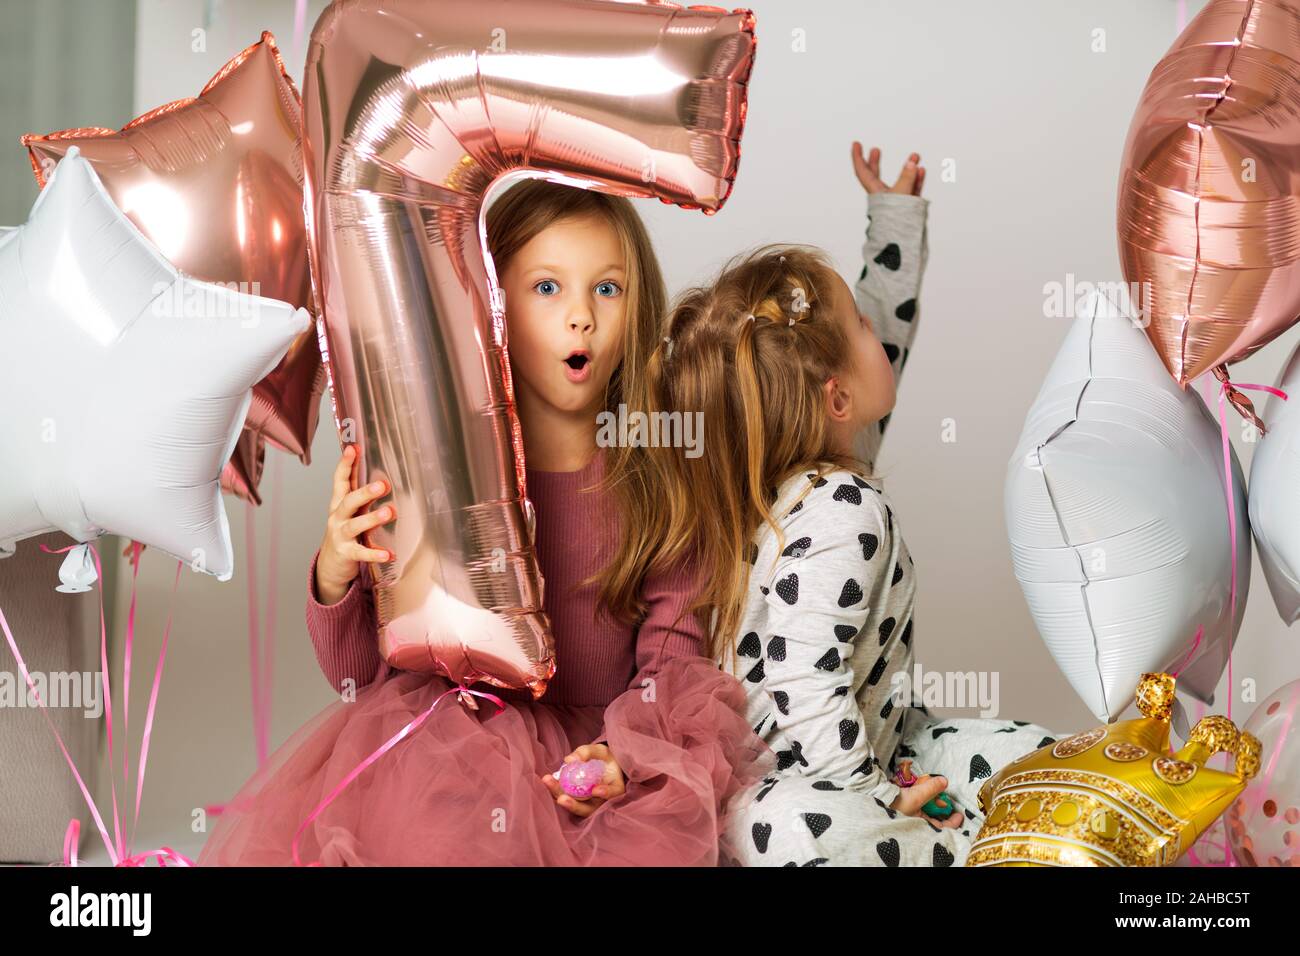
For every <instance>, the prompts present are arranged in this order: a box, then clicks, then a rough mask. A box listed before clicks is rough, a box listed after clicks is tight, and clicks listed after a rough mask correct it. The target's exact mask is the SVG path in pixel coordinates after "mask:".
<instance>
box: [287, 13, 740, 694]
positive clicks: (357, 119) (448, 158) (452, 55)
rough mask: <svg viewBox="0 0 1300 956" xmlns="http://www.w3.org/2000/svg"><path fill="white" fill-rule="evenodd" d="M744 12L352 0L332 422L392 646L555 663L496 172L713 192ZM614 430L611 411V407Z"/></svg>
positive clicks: (324, 166) (314, 225) (448, 666)
mask: <svg viewBox="0 0 1300 956" xmlns="http://www.w3.org/2000/svg"><path fill="white" fill-rule="evenodd" d="M754 42H755V41H754V18H753V14H752V13H750V12H749V11H747V10H738V11H734V12H731V13H728V12H726V11H724V10H721V9H719V8H716V7H694V8H689V9H683V8H681V7H677V6H675V5H670V4H659V3H654V4H648V3H625V2H601V0H534V2H529V3H519V2H509V0H440V2H429V0H336V2H335V3H334V4H332V5H331V6H330V7H329V8H328V9H327V10H326V11H325V13H324V14H323V15H322V16H321V19H320V20H319V21H318V22H317V24H316V27H315V30H314V31H313V33H312V41H311V47H310V49H309V51H308V54H307V65H306V74H305V83H304V99H305V106H304V125H305V136H304V148H305V150H306V152H307V155H306V157H305V159H306V163H305V165H306V189H305V192H306V197H305V200H306V212H307V217H308V231H309V237H310V240H309V241H310V251H311V260H312V275H313V282H314V284H315V286H316V294H317V297H318V304H319V306H320V307H321V309H322V310H323V315H324V320H325V321H324V331H323V333H322V337H323V341H322V343H321V346H322V351H323V352H324V354H325V357H326V364H327V368H328V370H329V374H330V392H331V396H332V398H333V402H334V416H335V423H336V425H337V426H338V427H339V429H340V434H341V437H342V438H343V440H345V441H355V442H356V443H357V444H358V446H359V451H360V456H359V459H358V473H357V475H356V476H355V480H356V482H357V484H358V485H359V484H362V483H365V482H368V481H370V480H372V479H375V478H384V479H387V480H388V481H390V482H391V483H392V488H393V500H394V504H395V506H396V509H397V519H396V520H395V521H394V522H393V523H392V524H390V525H388V526H386V527H384V528H381V529H377V531H376V532H375V533H372V534H371V536H370V538H371V541H370V543H371V544H372V545H373V546H375V547H383V548H388V549H389V550H391V551H392V552H393V553H394V554H395V555H396V556H397V557H396V560H395V561H393V562H391V563H390V564H387V565H382V566H378V567H377V569H376V570H377V574H376V576H375V577H376V580H375V595H376V607H377V610H378V617H379V628H380V632H379V641H380V650H381V651H382V652H383V654H384V656H385V657H386V658H387V659H388V660H389V661H390V662H391V663H392V664H394V665H395V666H398V667H401V668H404V669H408V670H425V671H436V672H439V673H443V674H446V675H447V676H449V677H450V678H452V679H453V680H457V681H463V682H465V683H470V682H473V681H479V680H482V681H487V682H488V683H491V684H495V685H497V686H502V687H518V686H526V687H528V688H530V689H531V690H532V693H533V694H534V696H540V695H541V694H542V692H543V691H544V690H545V687H546V682H547V680H548V679H549V678H550V676H551V675H552V674H553V673H554V655H553V644H552V640H551V635H550V628H549V625H548V623H547V621H546V618H545V616H544V614H543V613H542V610H541V579H540V576H539V573H538V568H537V562H536V557H535V555H534V552H533V547H532V511H531V506H530V505H529V503H528V501H527V498H526V488H525V487H524V462H523V446H522V442H521V440H520V435H519V424H518V420H517V418H516V416H515V410H514V398H513V393H512V390H511V385H510V375H509V366H508V363H507V354H506V341H505V321H504V314H503V312H502V310H501V308H500V303H501V298H500V295H499V289H498V286H497V281H496V276H495V273H494V270H493V268H492V265H491V262H490V257H489V256H488V254H487V253H486V251H485V235H484V229H483V225H482V216H481V214H482V211H483V207H484V200H485V198H486V196H487V194H488V192H489V190H490V189H491V188H492V187H494V186H496V185H497V184H499V183H500V182H501V181H502V178H503V177H506V176H507V175H508V174H513V175H511V179H513V178H515V176H517V175H538V176H543V177H545V178H548V179H553V180H558V181H562V182H567V183H569V184H571V185H575V186H581V187H584V188H590V189H599V190H603V191H606V192H611V193H616V194H619V195H624V196H640V197H649V196H657V197H659V198H660V199H661V200H663V201H664V202H668V203H676V204H678V205H681V206H683V207H685V208H690V209H701V208H702V209H703V210H704V211H705V212H712V211H715V210H717V209H718V208H720V207H721V206H722V204H723V202H724V201H725V200H726V197H727V194H728V193H729V192H730V189H731V184H732V181H733V179H734V177H735V174H736V165H737V161H738V158H739V143H740V135H741V130H742V128H743V125H744V117H745V103H746V83H747V81H748V77H749V72H750V69H751V67H752V64H753V55H754ZM593 427H594V426H593Z"/></svg>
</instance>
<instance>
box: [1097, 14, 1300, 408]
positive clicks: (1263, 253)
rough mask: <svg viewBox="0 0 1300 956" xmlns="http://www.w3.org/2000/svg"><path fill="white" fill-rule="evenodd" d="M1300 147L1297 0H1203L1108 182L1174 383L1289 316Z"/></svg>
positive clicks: (1262, 337)
mask: <svg viewBox="0 0 1300 956" xmlns="http://www.w3.org/2000/svg"><path fill="white" fill-rule="evenodd" d="M1298 143H1300V3H1297V2H1296V0H1211V2H1210V3H1209V4H1208V5H1207V6H1206V7H1205V8H1204V9H1203V10H1202V11H1201V12H1200V14H1199V15H1197V16H1196V18H1195V19H1193V20H1192V22H1191V23H1190V24H1188V26H1187V28H1186V29H1185V30H1184V31H1183V33H1182V35H1181V36H1180V37H1179V38H1178V39H1177V40H1176V41H1175V42H1174V45H1173V46H1172V47H1171V48H1170V49H1169V52H1168V53H1166V54H1165V56H1164V58H1163V59H1162V60H1161V61H1160V62H1159V63H1158V64H1156V67H1155V69H1154V70H1153V71H1152V73H1151V76H1150V79H1148V80H1147V85H1146V89H1145V90H1144V91H1143V93H1142V98H1141V100H1140V101H1139V103H1138V106H1137V111H1136V113H1135V114H1134V117H1133V122H1132V125H1131V126H1130V128H1129V134H1128V141H1127V143H1126V145H1125V147H1124V159H1123V164H1122V167H1121V174H1120V186H1119V215H1118V224H1119V248H1120V258H1121V260H1122V263H1123V268H1124V275H1125V277H1126V278H1127V280H1128V281H1129V282H1130V283H1132V284H1135V289H1136V290H1137V291H1138V292H1139V294H1140V297H1141V306H1142V308H1143V310H1144V318H1145V319H1146V320H1147V321H1148V323H1149V324H1148V325H1147V327H1146V331H1147V335H1148V337H1149V338H1150V339H1151V342H1152V344H1153V345H1154V346H1155V348H1156V351H1157V352H1159V354H1160V357H1161V359H1162V360H1163V361H1164V363H1165V366H1166V367H1167V368H1168V369H1169V372H1170V374H1171V375H1173V377H1174V379H1175V380H1176V381H1177V382H1178V383H1179V384H1180V385H1185V384H1186V383H1187V382H1189V381H1191V380H1192V379H1194V378H1196V377H1197V376H1198V375H1200V374H1201V373H1203V372H1206V371H1209V370H1214V371H1215V374H1216V376H1218V377H1219V378H1220V379H1221V380H1225V381H1226V379H1227V372H1226V369H1225V368H1224V367H1223V366H1224V365H1225V364H1226V363H1229V362H1235V361H1238V360H1239V359H1242V358H1245V357H1246V356H1247V355H1249V354H1250V353H1252V352H1254V351H1255V350H1256V349H1258V348H1260V347H1262V346H1263V345H1265V344H1267V343H1268V342H1270V341H1271V340H1272V339H1274V338H1275V337H1276V336H1278V335H1279V334H1280V333H1281V332H1283V331H1284V330H1286V329H1287V328H1288V327H1290V326H1291V324H1292V323H1294V322H1295V321H1296V318H1297V316H1300V151H1297V144H1298ZM1229 394H1230V397H1231V398H1232V401H1233V404H1234V405H1236V406H1237V407H1238V409H1239V410H1240V411H1242V413H1243V414H1246V415H1248V416H1249V417H1252V418H1253V417H1254V416H1253V410H1252V408H1251V403H1250V401H1249V400H1248V399H1247V398H1246V397H1245V396H1244V395H1243V394H1241V393H1240V392H1236V391H1235V390H1233V391H1231V392H1230V393H1229ZM1256 421H1258V420H1257V419H1256Z"/></svg>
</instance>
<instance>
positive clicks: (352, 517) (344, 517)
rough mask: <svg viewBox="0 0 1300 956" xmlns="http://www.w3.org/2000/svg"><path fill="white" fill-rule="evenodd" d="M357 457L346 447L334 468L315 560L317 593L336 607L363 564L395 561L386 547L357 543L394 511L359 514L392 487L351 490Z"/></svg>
mask: <svg viewBox="0 0 1300 956" xmlns="http://www.w3.org/2000/svg"><path fill="white" fill-rule="evenodd" d="M356 457H357V449H356V446H355V445H348V446H347V447H346V448H344V449H343V454H342V455H341V456H340V458H339V463H338V465H337V466H335V468H334V488H333V494H332V495H331V497H330V504H329V515H328V517H327V518H326V521H325V538H324V540H323V541H321V546H320V557H319V558H317V559H316V591H317V594H318V596H319V598H320V602H321V603H322V604H337V603H338V602H339V601H341V600H343V596H344V595H345V594H347V591H348V587H349V586H350V585H351V584H352V579H353V578H355V577H356V576H357V573H358V571H360V568H361V562H362V561H366V562H370V563H372V564H373V563H377V562H380V561H392V560H393V558H394V555H393V553H392V552H391V551H389V550H387V549H386V548H369V547H366V546H365V545H364V544H362V543H361V541H360V537H361V535H363V534H364V533H365V532H367V531H372V530H374V529H375V528H378V527H379V526H380V525H384V524H387V523H388V522H390V521H392V520H393V518H394V517H396V514H397V510H396V509H395V508H394V507H393V505H391V504H386V505H384V506H383V507H382V508H378V509H376V510H374V511H360V509H361V508H363V507H365V506H367V505H369V504H370V503H371V502H372V501H374V500H375V499H376V498H380V497H382V496H383V495H385V494H387V493H388V492H389V491H390V490H391V488H390V486H389V484H388V482H387V481H372V482H371V483H370V484H368V485H366V486H365V487H363V488H357V489H355V490H352V463H353V462H354V461H355V460H356Z"/></svg>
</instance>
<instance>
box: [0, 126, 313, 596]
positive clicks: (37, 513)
mask: <svg viewBox="0 0 1300 956" xmlns="http://www.w3.org/2000/svg"><path fill="white" fill-rule="evenodd" d="M310 326H311V320H310V317H309V315H308V313H307V311H306V310H305V309H295V308H294V307H293V306H291V305H289V304H288V303H286V302H280V301H277V300H273V299H266V298H262V297H255V296H250V295H245V294H243V293H241V292H238V291H235V290H232V289H229V288H227V287H226V286H224V285H220V284H216V283H206V282H198V281H197V280H194V279H191V278H190V277H189V276H186V275H184V274H182V273H180V272H178V271H177V270H176V269H175V268H174V267H173V266H172V264H171V263H170V262H168V261H167V260H166V259H165V258H164V257H163V256H162V255H161V254H160V253H159V251H158V248H157V246H156V245H155V244H154V243H152V242H151V241H150V240H149V239H148V237H146V236H145V235H144V234H143V233H142V232H141V231H140V230H139V229H138V228H137V227H136V226H135V224H134V223H133V222H132V221H131V220H130V219H129V218H128V217H127V216H126V215H125V214H123V212H122V211H121V210H120V209H119V208H118V207H117V206H116V205H115V204H114V202H113V200H112V198H111V197H110V196H109V194H108V192H107V191H106V189H105V188H104V186H103V184H102V183H101V182H100V181H99V178H98V177H97V176H96V174H95V171H94V168H93V166H92V165H91V164H90V163H89V162H87V161H86V160H85V159H83V158H82V156H81V155H80V152H79V150H78V148H76V147H73V148H71V149H69V150H68V153H67V155H66V156H65V157H64V158H63V159H62V160H61V161H60V162H59V164H58V166H57V167H56V169H55V170H54V173H53V175H52V177H51V178H50V181H49V184H48V185H47V186H46V187H45V188H44V189H43V190H42V191H41V193H40V195H39V196H37V198H36V203H35V205H34V206H33V207H32V212H31V216H30V218H29V219H28V221H27V222H26V223H25V224H24V225H22V226H20V227H19V228H17V229H7V230H0V408H3V409H4V414H3V415H0V475H3V479H0V555H4V554H8V553H12V552H13V551H14V550H15V544H16V542H18V541H20V540H22V539H23V538H28V537H31V536H33V535H38V534H44V533H45V532H47V531H52V530H59V531H62V532H64V533H65V534H67V535H69V536H70V537H72V538H75V539H76V540H77V541H79V542H83V543H84V542H89V541H91V540H93V539H94V538H96V537H98V536H100V535H103V534H118V535H122V536H124V537H128V538H131V539H133V540H135V541H138V542H140V543H141V544H145V545H148V546H150V547H157V548H159V549H161V550H163V551H166V552H168V553H170V554H172V555H174V556H175V557H177V558H179V559H181V560H182V561H185V562H186V563H187V564H189V565H190V566H191V567H192V568H194V569H195V570H199V571H205V572H207V573H210V574H213V575H215V576H216V577H217V578H218V579H220V580H223V581H225V580H229V578H230V577H231V575H232V573H233V571H234V553H233V549H232V547H231V542H230V528H229V523H228V521H227V518H226V512H225V508H224V505H223V503H222V500H221V490H220V487H219V484H218V481H219V476H220V474H221V468H222V465H223V464H224V463H225V462H226V461H227V460H229V459H230V456H231V452H232V450H233V449H234V447H235V443H236V442H237V441H238V439H239V436H240V434H241V431H242V428H243V422H244V418H245V415H246V414H247V411H248V404H249V401H250V390H251V388H252V386H253V383H254V382H256V381H258V380H259V379H260V378H262V377H263V376H264V375H266V373H267V372H269V371H270V370H271V369H272V368H274V367H275V365H276V363H277V362H279V361H280V359H281V358H282V357H283V356H284V353H285V350H286V349H288V348H289V345H290V344H291V343H292V342H293V341H294V340H295V339H296V338H297V337H299V336H301V335H302V334H303V333H304V332H305V331H307V330H308V329H309V328H310ZM80 555H81V558H82V559H83V570H87V569H86V568H85V567H84V563H88V562H86V560H85V559H87V558H88V555H86V553H85V549H84V548H83V549H80ZM76 558H77V554H76V553H75V551H74V552H73V553H70V555H69V559H67V560H65V565H67V563H68V560H75V559H76ZM91 573H92V574H93V570H91ZM83 583H84V579H83Z"/></svg>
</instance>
